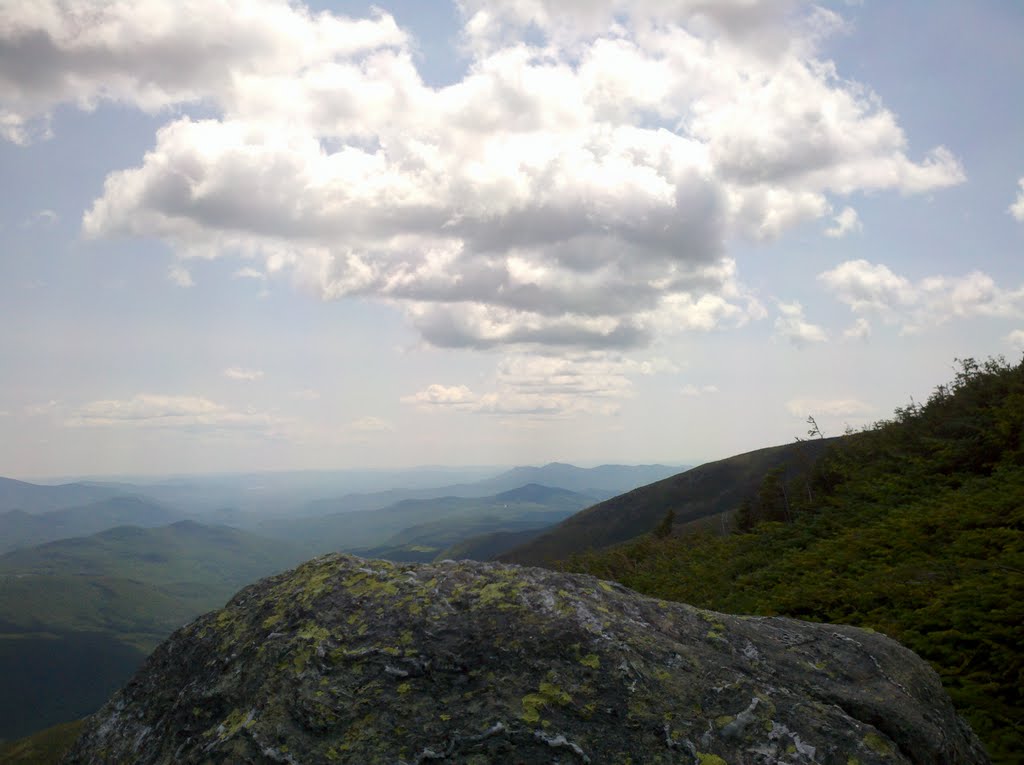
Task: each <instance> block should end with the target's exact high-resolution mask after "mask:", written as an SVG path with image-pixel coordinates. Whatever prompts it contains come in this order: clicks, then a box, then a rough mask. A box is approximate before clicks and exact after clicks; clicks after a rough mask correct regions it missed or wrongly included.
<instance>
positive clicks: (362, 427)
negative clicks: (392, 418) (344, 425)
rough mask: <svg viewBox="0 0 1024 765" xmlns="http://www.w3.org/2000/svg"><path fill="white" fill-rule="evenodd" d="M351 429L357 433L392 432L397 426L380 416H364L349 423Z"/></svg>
mask: <svg viewBox="0 0 1024 765" xmlns="http://www.w3.org/2000/svg"><path fill="white" fill-rule="evenodd" d="M348 427H349V429H350V430H354V431H356V432H357V433H391V432H393V431H394V429H395V426H394V425H392V424H391V423H390V422H388V421H387V420H382V419H381V418H379V417H362V418H360V419H358V420H355V421H354V422H351V423H349V426H348Z"/></svg>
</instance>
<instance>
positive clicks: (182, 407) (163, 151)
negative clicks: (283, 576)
mask: <svg viewBox="0 0 1024 765" xmlns="http://www.w3.org/2000/svg"><path fill="white" fill-rule="evenodd" d="M375 6H376V8H374V7H371V5H370V4H368V3H356V2H349V3H329V2H324V3H317V4H315V5H309V6H307V5H303V4H301V3H292V4H288V3H284V2H279V1H278V0H249V1H248V2H241V1H239V0H223V1H222V2H219V3H207V2H202V3H200V2H185V3H174V4H170V3H165V2H156V1H155V0H141V1H140V2H138V3H134V4H121V5H111V4H107V3H101V2H95V1H94V0H77V1H76V2H37V1H34V2H13V3H5V4H4V5H3V6H2V8H0V183H2V184H3V193H2V195H0V360H2V361H0V432H2V433H3V438H2V439H0V475H9V476H17V477H42V476H54V475H96V474H131V473H145V474H158V473H163V472H166V473H180V472H208V471H231V470H269V469H301V468H348V467H399V466H409V465H417V464H524V463H541V462H545V461H548V460H553V459H559V460H565V461H573V462H577V463H585V464H591V463H597V462H603V461H616V462H631V463H638V462H651V461H662V462H673V463H684V462H697V461H702V460H706V459H712V458H717V457H722V456H727V455H729V454H733V453H737V452H741V451H745V450H748V449H752V448H757V447H759V446H764V445H769V444H774V443H781V442H786V441H789V440H791V439H792V438H793V437H794V436H796V435H802V434H803V432H804V430H805V429H806V426H805V424H804V419H805V418H806V417H807V415H808V414H813V415H814V416H815V417H816V418H817V419H818V421H819V422H820V423H821V424H822V427H823V429H824V430H825V431H826V432H827V433H839V432H841V431H842V430H843V429H844V427H846V426H847V425H850V426H853V427H859V426H861V425H863V424H865V423H869V422H872V421H874V420H877V419H879V418H881V417H884V416H886V415H887V414H888V413H890V412H891V410H892V408H893V407H895V406H898V405H902V404H904V403H905V402H906V401H907V400H908V399H909V397H911V396H913V397H915V398H917V399H921V398H923V397H926V396H927V395H928V392H929V391H930V389H931V388H932V387H933V386H934V385H936V384H938V383H940V382H943V381H945V380H947V379H948V378H949V377H950V376H951V374H952V365H953V359H954V358H955V357H965V356H975V357H985V356H988V355H993V354H1003V355H1006V356H1007V357H1008V358H1010V359H1018V358H1019V357H1020V354H1021V351H1022V349H1024V267H1022V256H1024V185H1022V183H1024V140H1022V139H1021V136H1024V99H1022V98H1020V92H1021V86H1020V76H1021V72H1024V46H1022V45H1021V44H1020V40H1021V39H1024V8H1022V7H1021V6H1020V4H1019V3H1016V2H978V3H970V4H965V3H962V2H952V1H950V2H929V3H913V2H911V3H881V2H872V0H865V1H864V2H862V3H852V2H836V3H826V4H822V5H815V4H810V3H801V2H796V1H795V0H762V1H760V2H752V1H749V0H729V1H727V2H719V3H714V4H708V3H703V2H697V1H696V0H636V1H635V2H622V0H592V1H590V2H567V1H566V0H562V1H561V2H554V0H514V1H512V2H508V3H502V4H500V5H494V4H488V3H484V2H482V0H462V2H459V3H444V2H438V3H431V4H425V3H416V2H400V3H399V2H395V3H388V2H382V3H378V4H375Z"/></svg>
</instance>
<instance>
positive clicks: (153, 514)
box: [0, 496, 183, 553]
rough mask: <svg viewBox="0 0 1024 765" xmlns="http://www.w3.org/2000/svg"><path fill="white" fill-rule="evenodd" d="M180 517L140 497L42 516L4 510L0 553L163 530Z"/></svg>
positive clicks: (0, 526)
mask: <svg viewBox="0 0 1024 765" xmlns="http://www.w3.org/2000/svg"><path fill="white" fill-rule="evenodd" d="M182 519H183V517H182V515H181V513H178V512H176V511H174V510H170V509H168V508H166V507H164V506H162V505H158V504H156V503H154V502H151V501H149V500H147V499H144V498H142V497H136V496H118V497H111V498H109V499H103V500H99V501H97V502H93V503H91V504H88V505H83V506H80V507H68V508H63V509H61V510H51V511H49V512H45V513H35V514H33V513H26V512H25V511H23V510H8V511H7V512H4V513H0V553H4V552H7V551H9V550H14V549H17V548H19V547H31V546H33V545H38V544H43V543H44V542H52V541H54V540H57V539H67V538H70V537H81V536H87V535H89V534H96V533H98V532H100V531H104V530H105V529H110V528H114V527H115V526H125V525H132V526H142V527H147V528H149V527H154V526H164V525H167V524H169V523H174V522H175V521H180V520H182Z"/></svg>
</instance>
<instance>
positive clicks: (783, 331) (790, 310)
mask: <svg viewBox="0 0 1024 765" xmlns="http://www.w3.org/2000/svg"><path fill="white" fill-rule="evenodd" d="M778 309H779V315H778V316H777V317H776V319H775V334H776V336H777V337H781V338H784V339H786V340H789V341H790V342H791V343H792V344H793V345H795V346H796V347H798V348H802V347H803V346H805V345H807V344H808V343H823V342H825V341H826V340H828V335H827V334H826V333H825V330H824V329H822V328H821V327H819V326H818V325H817V324H811V323H809V322H808V321H807V320H806V318H805V317H804V308H803V306H802V305H800V303H795V302H794V303H783V302H781V301H780V302H779V304H778Z"/></svg>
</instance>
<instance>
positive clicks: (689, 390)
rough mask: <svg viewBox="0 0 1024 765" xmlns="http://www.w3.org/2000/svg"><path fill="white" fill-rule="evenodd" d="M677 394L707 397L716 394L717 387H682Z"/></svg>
mask: <svg viewBox="0 0 1024 765" xmlns="http://www.w3.org/2000/svg"><path fill="white" fill-rule="evenodd" d="M679 392H680V393H682V394H683V395H684V396H707V395H711V394H714V393H718V387H717V386H715V385H700V386H697V385H684V386H683V387H682V388H681V389H680V390H679Z"/></svg>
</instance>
